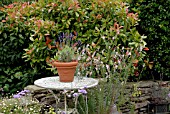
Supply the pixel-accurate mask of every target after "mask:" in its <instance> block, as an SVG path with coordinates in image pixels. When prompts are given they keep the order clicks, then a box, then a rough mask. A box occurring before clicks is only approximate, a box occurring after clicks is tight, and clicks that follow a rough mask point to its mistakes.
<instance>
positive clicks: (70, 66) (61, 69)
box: [53, 61, 78, 82]
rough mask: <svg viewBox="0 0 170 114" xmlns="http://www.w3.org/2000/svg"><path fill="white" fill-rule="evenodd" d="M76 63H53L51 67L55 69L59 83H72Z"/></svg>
mask: <svg viewBox="0 0 170 114" xmlns="http://www.w3.org/2000/svg"><path fill="white" fill-rule="evenodd" d="M77 64H78V61H75V62H67V63H66V62H54V63H53V65H54V66H55V67H56V68H57V71H58V74H59V79H60V82H72V81H73V80H74V73H75V71H76V67H77Z"/></svg>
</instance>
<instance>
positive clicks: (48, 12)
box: [22, 0, 146, 76]
mask: <svg viewBox="0 0 170 114" xmlns="http://www.w3.org/2000/svg"><path fill="white" fill-rule="evenodd" d="M33 7H34V8H33ZM35 8H36V11H35V10H34V9H35ZM22 11H23V12H27V13H25V14H24V15H22V16H23V17H25V18H27V17H28V16H29V17H28V18H30V19H29V20H28V21H29V22H28V23H30V24H29V26H31V28H32V29H34V30H32V31H34V34H32V35H31V37H30V40H31V41H32V43H31V44H30V45H29V47H28V49H25V51H26V53H25V54H24V58H27V61H30V63H31V65H34V64H41V62H42V61H46V60H48V59H49V58H50V57H52V56H53V55H54V54H55V52H56V51H57V49H56V48H51V47H52V46H54V47H55V45H56V44H55V43H56V42H57V41H58V34H59V33H60V32H64V33H65V32H67V33H70V32H76V33H78V39H79V40H81V42H82V45H83V46H85V45H89V47H88V48H87V49H86V50H88V51H86V52H87V53H88V54H89V56H90V57H92V55H93V57H92V58H95V57H96V56H98V55H97V54H100V55H102V58H101V60H102V61H103V62H104V63H109V59H110V58H109V54H110V53H111V52H112V51H111V50H113V49H114V48H115V47H118V46H120V47H125V48H129V49H130V50H133V52H132V53H134V52H136V53H140V54H136V59H138V60H139V61H141V60H142V58H143V56H144V53H143V52H142V49H143V48H144V47H145V45H146V44H145V42H144V40H143V39H144V38H145V37H144V36H141V35H140V34H139V33H138V31H137V30H136V28H135V25H137V22H138V16H137V14H134V13H130V12H128V4H126V3H123V2H118V1H116V2H113V1H103V0H94V1H88V0H87V1H79V2H78V1H77V2H63V1H57V0H56V2H55V3H51V2H49V3H46V4H44V3H39V4H36V3H35V4H34V5H33V4H31V5H30V6H28V7H27V8H24V9H23V10H22ZM35 16H36V17H35ZM46 34H48V35H50V38H51V39H50V40H48V41H46V38H45V36H46ZM84 48H85V47H84ZM104 49H105V50H104ZM102 50H103V52H104V53H102ZM37 55H39V56H37ZM92 58H91V59H90V60H89V61H86V62H94V61H91V60H92ZM86 59H87V58H86ZM91 67H92V68H91V71H95V66H93V65H92V66H91ZM93 73H94V74H92V75H93V76H95V75H96V76H97V75H98V74H96V72H93Z"/></svg>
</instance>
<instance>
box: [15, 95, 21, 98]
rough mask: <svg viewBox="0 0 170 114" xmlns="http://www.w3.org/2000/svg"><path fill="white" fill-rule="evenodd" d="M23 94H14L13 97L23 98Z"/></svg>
mask: <svg viewBox="0 0 170 114" xmlns="http://www.w3.org/2000/svg"><path fill="white" fill-rule="evenodd" d="M21 97H22V96H21V95H19V94H16V95H13V98H21Z"/></svg>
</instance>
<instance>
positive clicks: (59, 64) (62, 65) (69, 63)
mask: <svg viewBox="0 0 170 114" xmlns="http://www.w3.org/2000/svg"><path fill="white" fill-rule="evenodd" d="M77 64H78V61H72V62H57V61H55V62H53V65H54V66H56V67H70V66H77Z"/></svg>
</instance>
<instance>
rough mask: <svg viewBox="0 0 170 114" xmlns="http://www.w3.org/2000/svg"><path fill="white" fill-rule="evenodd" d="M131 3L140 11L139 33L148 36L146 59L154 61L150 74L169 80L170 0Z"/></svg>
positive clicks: (147, 0) (138, 0) (156, 77)
mask: <svg viewBox="0 0 170 114" xmlns="http://www.w3.org/2000/svg"><path fill="white" fill-rule="evenodd" d="M131 5H132V7H135V8H132V10H134V11H137V12H138V13H139V18H140V20H141V21H140V22H139V26H138V30H139V33H140V34H145V35H146V36H147V39H146V40H145V41H146V42H147V46H148V47H149V51H148V56H147V57H148V58H146V60H147V61H148V62H152V61H153V62H154V66H153V68H152V69H151V70H150V72H152V73H150V75H152V74H153V75H154V78H155V79H165V80H167V79H169V77H170V56H169V55H170V34H169V33H170V29H169V27H170V24H169V19H170V13H169V12H170V7H169V5H170V0H166V1H164V0H132V3H131Z"/></svg>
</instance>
